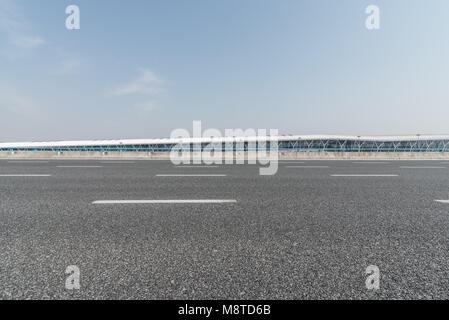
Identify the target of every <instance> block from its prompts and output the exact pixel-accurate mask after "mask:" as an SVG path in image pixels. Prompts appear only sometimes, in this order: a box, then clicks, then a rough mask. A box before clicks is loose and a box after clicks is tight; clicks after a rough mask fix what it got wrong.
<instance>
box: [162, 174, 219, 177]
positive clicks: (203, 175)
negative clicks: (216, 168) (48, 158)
mask: <svg viewBox="0 0 449 320" xmlns="http://www.w3.org/2000/svg"><path fill="white" fill-rule="evenodd" d="M156 177H226V175H225V174H157V175H156Z"/></svg>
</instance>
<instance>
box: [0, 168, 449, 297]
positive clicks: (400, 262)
mask: <svg viewBox="0 0 449 320" xmlns="http://www.w3.org/2000/svg"><path fill="white" fill-rule="evenodd" d="M61 165H64V166H69V165H73V166H84V165H100V166H103V167H102V168H58V167H57V166H61ZM295 165H297V166H316V165H318V166H329V168H287V166H295ZM400 166H443V167H446V168H443V169H429V168H427V169H425V168H423V169H404V168H400ZM258 168H259V167H258V166H255V165H221V166H219V167H218V168H178V167H175V166H173V165H172V164H171V163H170V162H168V161H133V162H130V163H117V162H114V161H110V162H108V163H102V162H101V161H94V160H79V161H77V160H63V161H57V160H50V161H48V162H46V163H37V162H27V161H25V160H24V161H19V162H11V161H8V160H0V175H2V174H51V175H52V176H51V177H1V176H0V299H448V298H449V204H444V203H437V202H435V201H434V200H435V199H443V200H444V199H449V164H442V163H441V162H440V161H403V162H399V161H389V162H388V163H378V164H375V163H374V164H373V163H354V161H306V162H305V163H304V164H293V163H288V164H284V163H281V164H280V165H279V171H278V173H277V174H276V175H274V176H260V175H259V174H258ZM177 173H179V174H205V173H213V174H226V175H227V176H226V177H157V176H156V174H177ZM331 174H398V175H399V177H332V176H331ZM151 199H164V200H166V199H236V200H237V203H225V204H157V205H155V204H139V205H135V204H132V205H129V204H128V205H95V204H92V202H93V201H95V200H151ZM69 265H76V266H78V267H79V268H80V271H81V289H80V290H67V289H66V288H65V281H66V277H67V276H68V275H66V274H65V270H66V267H67V266H69ZM369 265H376V266H378V267H379V269H380V275H381V280H380V289H379V290H368V289H367V288H366V286H365V280H366V277H367V275H366V274H365V270H366V267H367V266H369Z"/></svg>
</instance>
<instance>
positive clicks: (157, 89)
mask: <svg viewBox="0 0 449 320" xmlns="http://www.w3.org/2000/svg"><path fill="white" fill-rule="evenodd" d="M163 84H164V81H163V80H161V79H160V78H159V77H157V76H156V75H155V74H154V73H153V72H152V71H151V70H148V69H141V70H140V76H139V77H138V78H137V79H135V80H133V81H131V82H130V83H127V84H125V85H122V86H120V87H118V88H116V89H115V90H113V92H112V94H113V95H117V96H123V95H131V94H143V95H150V96H154V95H157V94H159V93H161V92H162V91H163V88H162V85H163Z"/></svg>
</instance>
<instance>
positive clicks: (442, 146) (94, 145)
mask: <svg viewBox="0 0 449 320" xmlns="http://www.w3.org/2000/svg"><path fill="white" fill-rule="evenodd" d="M180 146H182V149H183V150H189V151H199V150H202V151H204V150H207V151H212V150H214V151H217V150H219V149H221V150H222V151H231V150H232V151H257V150H267V149H270V147H271V149H277V150H279V151H295V152H308V151H313V152H433V153H435V152H449V135H414V136H337V135H282V136H265V137H260V136H258V137H220V138H210V137H209V138H187V139H185V138H176V139H170V138H165V139H125V140H85V141H52V142H19V143H0V151H11V152H16V151H54V152H55V151H56V152H64V151H78V152H83V151H99V152H108V151H120V152H168V151H171V150H172V149H173V148H180Z"/></svg>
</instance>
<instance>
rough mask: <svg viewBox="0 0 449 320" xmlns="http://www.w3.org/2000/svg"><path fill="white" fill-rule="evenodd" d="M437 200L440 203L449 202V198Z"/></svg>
mask: <svg viewBox="0 0 449 320" xmlns="http://www.w3.org/2000/svg"><path fill="white" fill-rule="evenodd" d="M435 201H436V202H439V203H449V200H435Z"/></svg>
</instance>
